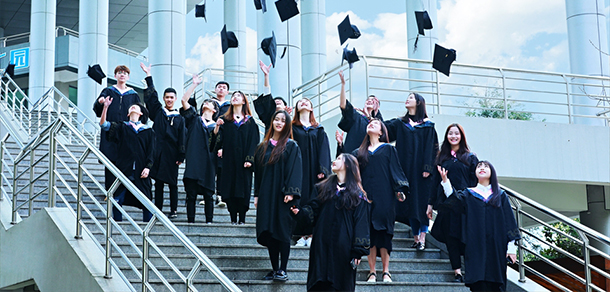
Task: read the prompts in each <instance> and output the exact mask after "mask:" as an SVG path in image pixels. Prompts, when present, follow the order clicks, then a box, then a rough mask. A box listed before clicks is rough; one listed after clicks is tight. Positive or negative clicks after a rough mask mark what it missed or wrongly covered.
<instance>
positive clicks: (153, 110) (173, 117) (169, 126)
mask: <svg viewBox="0 0 610 292" xmlns="http://www.w3.org/2000/svg"><path fill="white" fill-rule="evenodd" d="M146 85H147V88H146V90H144V102H146V107H147V108H148V112H149V115H150V119H151V120H152V121H153V122H154V124H153V126H152V128H153V130H155V134H156V141H157V145H156V146H155V153H154V160H155V164H154V165H153V168H151V169H150V177H152V178H154V179H155V180H159V181H162V182H164V183H167V184H170V185H177V184H178V164H176V162H184V156H185V152H186V148H185V142H186V128H185V126H184V118H182V116H181V115H180V112H178V111H177V110H173V111H167V110H165V109H164V108H163V105H161V103H160V102H159V96H158V94H157V90H155V86H154V84H153V80H152V77H150V76H148V77H146Z"/></svg>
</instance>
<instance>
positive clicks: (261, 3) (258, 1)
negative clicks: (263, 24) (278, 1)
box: [254, 0, 267, 13]
mask: <svg viewBox="0 0 610 292" xmlns="http://www.w3.org/2000/svg"><path fill="white" fill-rule="evenodd" d="M254 7H256V10H261V9H262V10H263V13H265V12H267V1H265V0H254Z"/></svg>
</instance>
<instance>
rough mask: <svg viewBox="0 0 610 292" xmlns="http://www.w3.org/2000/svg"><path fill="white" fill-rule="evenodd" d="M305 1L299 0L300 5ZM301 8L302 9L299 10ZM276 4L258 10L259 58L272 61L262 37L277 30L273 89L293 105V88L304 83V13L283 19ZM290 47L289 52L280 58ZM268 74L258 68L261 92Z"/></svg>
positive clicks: (271, 76) (274, 92)
mask: <svg viewBox="0 0 610 292" xmlns="http://www.w3.org/2000/svg"><path fill="white" fill-rule="evenodd" d="M303 2H304V1H299V5H300V4H302V3H303ZM299 11H301V10H299ZM276 12H277V10H276V9H275V7H273V6H271V7H270V8H269V10H268V11H267V12H266V13H257V37H256V38H257V47H258V53H257V56H258V59H259V60H263V61H264V62H265V64H268V63H269V61H268V60H269V56H267V55H265V53H264V52H263V50H262V49H261V48H260V43H261V41H262V40H263V39H264V38H266V37H270V36H271V32H272V31H273V32H274V33H275V39H276V43H277V59H276V60H275V68H272V69H271V70H272V71H271V74H270V76H269V84H270V85H271V93H272V94H273V96H275V97H277V96H279V97H283V98H284V99H285V100H286V101H287V102H288V104H289V105H292V101H291V100H290V96H291V92H292V88H295V87H297V86H299V85H301V84H302V83H303V82H302V78H301V76H302V72H301V15H300V14H299V15H296V16H294V17H293V18H291V19H289V20H286V21H284V22H282V21H281V20H280V17H279V15H278V14H277V13H276ZM284 48H287V51H286V55H285V56H284V58H283V59H280V57H281V56H282V54H283V53H284ZM263 81H264V75H263V73H262V72H260V70H258V92H263Z"/></svg>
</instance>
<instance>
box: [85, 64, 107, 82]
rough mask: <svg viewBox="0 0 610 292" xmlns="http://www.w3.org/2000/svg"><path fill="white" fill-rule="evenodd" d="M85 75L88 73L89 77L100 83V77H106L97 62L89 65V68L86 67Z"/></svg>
mask: <svg viewBox="0 0 610 292" xmlns="http://www.w3.org/2000/svg"><path fill="white" fill-rule="evenodd" d="M87 75H89V77H91V79H93V80H95V82H97V83H98V84H100V85H101V84H102V79H104V78H106V74H104V71H103V70H102V67H100V65H99V64H95V65H93V66H89V69H87Z"/></svg>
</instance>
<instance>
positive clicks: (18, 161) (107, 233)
mask: <svg viewBox="0 0 610 292" xmlns="http://www.w3.org/2000/svg"><path fill="white" fill-rule="evenodd" d="M65 132H68V133H69V135H70V136H72V137H73V139H72V141H73V142H72V145H74V144H75V143H77V144H78V145H81V146H84V147H85V151H84V153H83V154H82V155H80V158H79V159H78V164H79V174H78V181H77V185H78V194H76V195H75V194H74V193H73V192H72V191H71V188H73V186H69V185H68V184H67V183H66V180H65V179H64V178H63V177H62V175H61V173H60V170H61V169H60V168H59V167H58V165H57V163H56V162H57V161H58V160H60V157H59V155H58V148H59V147H58V146H62V147H63V149H64V150H66V151H68V148H67V147H65V146H64V145H62V142H61V141H62V139H60V136H62V135H65V134H64V133H65ZM4 142H5V140H2V141H1V145H2V146H4ZM38 152H47V153H48V155H47V156H46V157H48V158H40V159H35V158H34V157H35V153H38ZM2 154H3V155H2V157H4V155H6V154H7V153H4V151H2ZM70 155H71V157H73V158H74V157H76V156H77V155H74V153H70ZM28 158H29V161H28ZM86 158H93V159H95V160H97V161H99V162H100V163H101V164H102V166H103V167H105V168H106V169H108V170H109V171H110V172H111V173H112V174H113V175H115V176H116V178H117V179H116V180H115V182H114V184H113V186H112V187H111V188H110V190H108V191H107V192H106V191H105V190H104V189H103V187H102V186H101V185H100V184H99V183H98V184H97V186H98V188H100V187H101V188H102V189H101V191H102V192H103V193H105V194H106V196H107V200H106V206H105V207H104V206H102V204H99V202H96V204H95V206H97V207H98V209H99V208H102V209H101V210H90V209H89V208H88V207H87V206H86V204H85V201H84V199H83V194H84V193H88V194H91V190H89V188H88V187H87V186H86V185H85V184H84V181H83V174H84V172H85V171H86V170H87V169H86V167H85V166H84V161H85V159H86ZM43 159H45V160H46V159H48V166H46V167H48V169H47V171H46V175H45V176H46V177H48V180H49V183H48V193H49V196H48V204H49V206H50V207H55V206H56V202H55V198H56V197H55V196H56V195H58V196H59V198H60V199H61V200H62V202H64V204H65V205H66V207H68V208H69V209H70V210H71V211H72V212H73V213H74V214H75V217H76V219H77V231H76V234H75V237H76V238H82V235H81V232H82V229H83V227H84V230H85V232H88V233H89V234H90V235H91V237H92V238H95V237H93V234H92V233H91V231H90V230H89V228H88V227H87V226H86V225H85V222H84V220H83V216H82V212H83V211H85V212H86V213H87V214H89V217H90V218H91V219H93V220H94V221H95V225H96V226H98V227H103V230H102V231H103V233H104V237H105V239H104V241H105V242H101V241H98V240H95V243H96V245H97V246H98V247H99V248H100V250H102V251H104V252H106V274H105V276H106V277H111V268H112V267H114V268H115V269H116V270H117V271H118V273H119V276H120V277H121V278H122V279H123V280H125V281H127V278H126V277H125V275H124V274H123V272H122V271H121V270H120V269H118V265H117V263H116V262H115V260H113V258H112V257H111V251H112V250H115V251H116V252H118V253H119V255H120V256H121V257H122V258H123V259H125V260H127V261H128V262H129V259H128V258H127V256H126V253H125V252H124V251H123V250H122V249H121V248H120V247H119V245H118V244H117V243H116V240H114V239H113V234H112V228H115V230H118V231H119V234H120V235H121V236H122V237H123V239H125V240H127V241H128V242H131V239H130V238H129V237H128V236H127V235H126V233H125V231H123V228H122V227H121V225H119V224H118V223H117V222H116V221H114V219H113V218H112V208H116V209H118V210H120V211H121V212H122V213H123V216H124V217H125V219H127V220H128V221H129V222H130V223H131V225H132V227H134V228H136V230H138V231H139V233H140V234H143V238H142V240H143V242H146V246H148V245H150V246H152V247H153V248H154V247H156V245H155V244H154V241H153V240H152V239H151V238H150V237H149V236H148V231H147V230H150V228H152V226H153V225H154V226H155V227H158V226H159V225H160V226H161V227H162V228H164V229H166V230H167V231H169V232H170V233H171V235H172V236H173V238H174V240H175V241H177V242H178V243H179V244H180V245H181V246H182V247H183V248H185V249H186V250H187V251H188V252H189V253H190V254H191V255H192V256H193V258H194V259H196V260H197V264H196V265H197V266H199V267H200V266H201V265H203V266H204V267H205V268H206V269H207V270H208V271H209V272H211V273H212V274H213V275H214V277H215V278H216V279H217V280H218V281H219V282H220V284H221V285H222V286H223V287H224V288H225V289H227V290H229V291H241V290H240V289H239V288H238V287H237V286H236V285H235V284H234V283H232V282H231V281H230V280H229V279H228V278H227V277H226V276H225V275H224V274H223V273H222V272H221V271H220V269H218V267H217V266H216V265H215V264H214V263H213V262H212V261H211V260H210V259H209V258H208V257H207V256H206V255H205V254H204V253H203V252H202V251H201V250H199V248H198V247H197V246H196V245H195V244H194V243H192V242H191V241H190V240H189V239H188V237H187V236H186V235H184V234H183V233H182V231H180V230H179V229H178V228H177V227H176V226H175V225H174V224H173V223H172V222H171V221H170V220H169V219H168V218H167V217H166V216H165V214H164V213H163V212H161V211H160V210H159V209H157V208H156V206H155V205H154V204H153V203H152V202H151V201H150V200H149V199H148V198H147V197H146V196H145V195H144V194H142V193H141V192H140V191H139V190H138V189H137V187H136V186H135V185H134V184H133V183H132V182H131V181H130V180H129V179H128V178H127V177H125V175H123V174H122V173H121V171H120V170H119V169H118V168H117V167H116V166H115V165H114V164H113V163H111V162H110V161H109V160H108V158H106V156H105V155H103V154H102V153H101V152H100V150H98V149H97V147H95V146H94V145H93V144H92V143H91V141H90V140H89V139H87V138H86V137H85V136H84V135H83V133H81V132H80V131H79V130H78V129H76V127H75V126H74V125H73V124H72V123H71V122H70V121H69V120H68V119H67V118H66V117H64V116H62V115H59V116H57V117H56V118H55V120H54V121H53V123H52V124H49V125H48V126H47V127H46V128H44V129H43V130H42V131H40V132H39V133H38V134H37V135H36V136H35V138H34V139H32V140H31V141H29V142H28V143H27V144H26V145H25V146H24V148H23V149H22V150H21V152H20V153H19V155H18V156H17V157H16V158H15V159H14V163H11V164H9V163H7V161H5V160H4V159H0V167H1V168H2V169H4V168H6V167H13V168H14V171H13V174H14V176H13V178H12V186H13V187H12V189H5V188H4V186H3V185H2V186H1V187H2V189H3V192H7V193H9V194H12V200H13V211H12V212H13V213H12V215H13V223H17V221H18V220H17V219H18V218H17V217H18V211H19V208H18V207H16V202H17V200H18V197H19V196H20V191H17V189H18V188H17V185H19V186H20V187H22V188H21V190H24V191H27V190H29V192H30V194H29V195H28V198H27V199H26V202H27V203H28V204H22V206H25V205H28V206H30V207H29V210H28V211H29V212H28V215H31V214H32V207H31V203H32V202H33V200H34V198H35V197H36V196H34V197H33V196H32V191H33V187H34V186H35V185H39V183H40V182H41V180H42V179H44V178H45V176H37V177H33V176H30V177H23V179H19V176H17V174H18V173H32V174H33V173H34V169H35V167H36V165H37V164H38V163H39V162H41V161H43ZM26 162H29V165H27V166H25V164H26ZM60 164H64V163H60ZM17 165H19V167H20V169H19V170H18V168H17ZM64 165H65V164H64ZM65 166H67V165H65ZM41 167H43V166H41ZM37 169H38V168H37ZM69 176H71V177H73V174H69ZM55 178H57V179H59V181H61V182H62V183H63V184H64V187H65V188H67V189H68V190H70V191H69V192H70V195H71V196H72V197H74V198H76V199H77V201H76V205H77V208H74V207H73V206H72V205H71V204H69V203H68V202H69V200H68V198H66V197H65V195H64V194H62V192H61V191H60V188H61V186H58V185H57V184H56V181H55ZM37 183H38V184H37ZM119 185H122V186H124V187H125V188H126V189H127V191H129V192H131V193H132V194H133V195H134V197H136V198H137V199H138V200H139V201H140V202H141V203H142V205H143V208H147V209H148V210H149V211H150V212H151V213H152V220H151V222H149V224H148V225H147V227H146V228H145V229H142V228H140V227H139V225H138V224H137V223H136V222H135V221H134V220H133V219H132V218H131V217H130V216H129V214H127V213H126V212H125V210H124V209H123V208H122V207H121V206H120V205H119V204H118V203H117V202H116V201H115V200H114V198H113V196H112V195H113V194H114V192H115V191H116V190H117V189H118V187H119ZM40 193H41V192H39V194H38V195H37V196H39V195H40ZM75 209H76V210H75ZM104 209H105V210H104ZM95 211H100V212H101V213H102V214H105V216H104V217H105V218H104V219H105V220H104V221H106V222H105V223H102V221H101V220H98V219H97V218H96V217H95V216H93V212H95ZM155 222H157V224H154V223H155ZM104 226H105V227H104ZM132 247H134V248H136V250H139V249H138V248H137V246H136V245H135V244H133V245H132ZM155 251H156V252H157V253H159V254H163V252H162V251H161V250H160V249H158V248H155ZM139 254H141V255H142V263H143V266H142V268H143V271H145V272H143V273H141V274H140V273H139V272H138V269H137V267H135V266H133V265H132V269H135V272H136V274H138V275H139V277H140V278H141V279H142V287H143V291H147V290H148V289H151V286H150V283H149V282H148V280H149V279H147V277H146V273H147V271H148V269H147V267H148V268H151V269H152V270H153V271H155V270H156V268H155V265H153V263H152V262H151V261H150V259H149V258H148V254H147V253H146V252H144V253H139ZM165 259H167V257H165ZM166 264H167V265H169V266H170V267H172V269H173V270H174V271H179V269H177V268H176V266H175V265H174V264H173V263H172V262H171V261H168V262H166ZM157 274H158V273H157ZM191 274H192V275H193V276H194V275H195V274H196V273H191ZM157 276H159V277H160V278H161V279H162V282H163V283H164V284H166V285H169V283H168V282H167V281H166V280H165V279H164V278H163V277H162V275H161V274H158V275H157ZM180 278H181V279H182V280H183V282H184V283H185V284H187V282H188V283H192V278H187V277H184V276H183V275H180ZM127 283H128V285H130V287H131V289H132V290H134V291H135V289H134V288H133V286H132V285H131V283H129V282H128V281H127ZM144 287H147V288H144ZM166 288H167V289H169V290H174V289H173V288H172V287H171V285H169V286H167V287H166ZM190 288H191V289H192V287H190Z"/></svg>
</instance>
